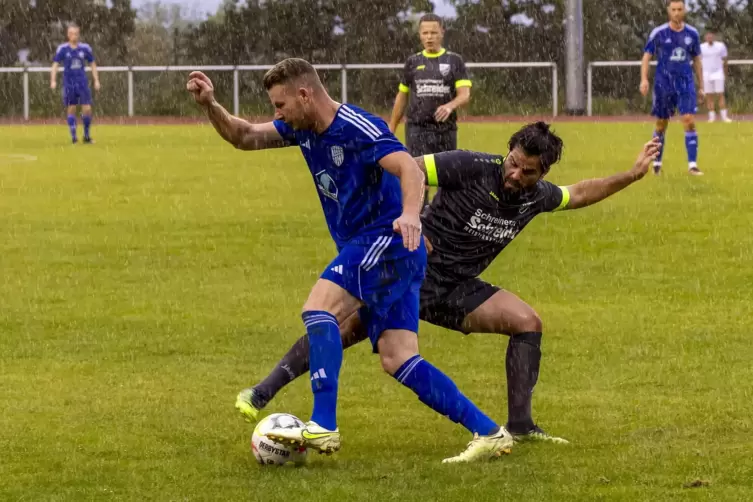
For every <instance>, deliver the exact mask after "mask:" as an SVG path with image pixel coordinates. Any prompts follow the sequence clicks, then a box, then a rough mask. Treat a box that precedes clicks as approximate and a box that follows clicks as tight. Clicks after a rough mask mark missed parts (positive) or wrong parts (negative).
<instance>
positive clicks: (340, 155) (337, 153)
mask: <svg viewBox="0 0 753 502" xmlns="http://www.w3.org/2000/svg"><path fill="white" fill-rule="evenodd" d="M330 152H331V153H332V162H334V163H335V165H336V166H337V167H340V166H341V165H342V164H343V160H345V153H344V152H343V149H342V147H341V146H337V145H335V146H333V147H332V148H331V149H330Z"/></svg>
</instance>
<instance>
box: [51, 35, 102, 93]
mask: <svg viewBox="0 0 753 502" xmlns="http://www.w3.org/2000/svg"><path fill="white" fill-rule="evenodd" d="M53 61H54V62H56V63H58V64H60V65H62V66H63V70H64V71H63V85H65V86H72V85H81V84H84V85H88V83H87V80H86V63H87V62H89V63H93V62H94V53H93V52H92V48H91V47H90V46H89V44H84V43H81V42H79V43H78V44H77V45H76V47H71V44H69V43H65V44H61V45H60V46H58V49H57V51H55V57H54V58H53Z"/></svg>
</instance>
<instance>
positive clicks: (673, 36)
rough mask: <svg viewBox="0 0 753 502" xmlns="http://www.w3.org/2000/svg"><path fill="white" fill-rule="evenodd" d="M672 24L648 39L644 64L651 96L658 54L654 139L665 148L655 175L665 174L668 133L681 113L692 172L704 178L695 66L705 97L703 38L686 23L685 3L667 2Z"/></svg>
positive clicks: (644, 83) (644, 90)
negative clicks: (653, 62)
mask: <svg viewBox="0 0 753 502" xmlns="http://www.w3.org/2000/svg"><path fill="white" fill-rule="evenodd" d="M667 14H668V15H669V22H668V23H664V24H663V25H661V26H658V27H657V28H655V29H654V30H653V31H652V32H651V34H650V35H649V37H648V42H646V47H645V49H644V54H643V60H642V61H641V85H640V91H641V94H643V95H644V96H646V95H647V94H648V67H649V62H650V61H651V58H652V57H653V56H654V55H656V58H657V60H658V64H657V66H656V75H655V76H654V96H653V105H652V109H651V115H653V116H654V117H656V130H655V131H654V136H655V137H657V138H659V141H660V142H661V149H660V150H659V156H658V157H657V159H656V161H655V162H654V174H659V173H660V172H661V165H662V155H663V153H664V134H665V133H666V130H667V125H668V124H669V118H670V117H671V116H672V115H674V113H675V110H678V111H679V113H680V115H681V117H682V125H683V128H684V129H685V149H686V150H687V152H688V173H689V174H692V175H695V176H700V175H702V174H703V173H702V172H701V171H700V170H699V169H698V134H697V133H696V130H695V113H696V112H697V111H698V106H697V103H698V101H697V100H698V98H697V96H696V88H695V82H694V80H693V64H695V73H696V76H697V77H698V94H699V95H700V96H703V69H702V64H701V39H700V36H699V34H698V30H696V29H695V28H693V27H692V26H690V25H689V24H686V23H685V2H683V1H681V0H669V1H668V2H667Z"/></svg>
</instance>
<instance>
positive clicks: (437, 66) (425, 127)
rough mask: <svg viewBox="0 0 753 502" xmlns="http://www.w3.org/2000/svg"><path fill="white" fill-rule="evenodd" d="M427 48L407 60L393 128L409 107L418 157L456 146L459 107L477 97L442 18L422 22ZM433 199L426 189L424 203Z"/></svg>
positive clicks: (412, 148) (411, 141)
mask: <svg viewBox="0 0 753 502" xmlns="http://www.w3.org/2000/svg"><path fill="white" fill-rule="evenodd" d="M418 33H419V36H420V38H421V44H422V45H423V46H424V50H423V51H421V52H419V53H416V54H414V55H412V56H411V57H409V58H408V60H407V61H406V62H405V68H404V69H403V76H402V78H401V80H400V87H399V90H398V93H397V96H396V97H395V106H394V107H393V108H392V117H391V118H390V131H392V132H393V133H394V132H395V131H396V130H397V126H398V124H400V120H401V119H402V118H403V115H404V114H405V109H406V108H407V109H408V117H407V120H406V124H405V142H406V146H407V147H408V151H409V152H410V154H411V155H412V156H413V157H420V156H422V155H429V154H433V153H440V152H445V151H448V150H456V149H457V146H458V141H457V114H456V113H455V110H456V109H457V108H458V107H460V106H464V105H466V104H467V103H468V101H470V99H471V81H470V79H469V78H468V74H467V73H466V70H465V63H464V62H463V58H462V57H460V55H459V54H456V53H454V52H450V51H448V50H446V49H445V48H444V47H442V39H443V38H444V28H443V26H442V18H441V17H439V16H437V15H436V14H426V15H424V16H423V17H421V19H420V20H419V22H418ZM428 203H429V190H428V188H427V190H426V197H425V200H424V204H427V205H428Z"/></svg>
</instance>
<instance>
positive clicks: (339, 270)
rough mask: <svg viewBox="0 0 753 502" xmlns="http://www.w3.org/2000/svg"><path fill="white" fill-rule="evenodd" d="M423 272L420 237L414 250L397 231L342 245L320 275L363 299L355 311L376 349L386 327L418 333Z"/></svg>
mask: <svg viewBox="0 0 753 502" xmlns="http://www.w3.org/2000/svg"><path fill="white" fill-rule="evenodd" d="M425 273H426V247H424V243H423V239H421V246H420V247H419V248H418V249H417V250H415V251H408V249H406V248H405V246H404V245H403V240H402V238H401V236H400V234H397V233H392V234H391V235H383V236H380V237H376V238H375V239H374V240H373V241H372V242H370V243H365V244H364V245H360V244H348V245H346V246H345V247H343V248H342V249H341V250H340V254H338V255H337V258H335V259H334V260H332V262H331V263H330V264H329V265H327V268H326V269H325V270H324V273H322V275H321V278H322V279H326V280H328V281H331V282H334V283H335V284H337V285H338V286H340V287H341V288H343V289H345V290H346V291H348V292H349V293H350V294H351V295H353V296H355V297H356V298H358V299H360V300H361V301H362V302H363V303H364V307H363V308H361V310H360V311H359V315H360V318H361V322H362V323H363V325H364V326H365V327H366V329H367V330H368V333H369V339H370V340H371V344H372V346H373V349H374V352H377V342H378V341H379V337H380V336H381V335H382V333H383V332H384V331H386V330H390V329H405V330H408V331H413V332H414V333H418V306H419V293H420V290H421V283H422V282H423V280H424V274H425Z"/></svg>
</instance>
